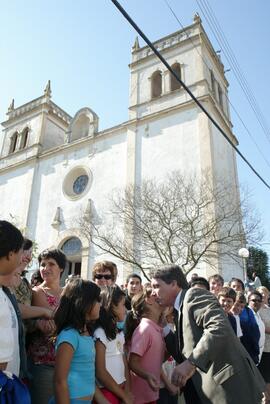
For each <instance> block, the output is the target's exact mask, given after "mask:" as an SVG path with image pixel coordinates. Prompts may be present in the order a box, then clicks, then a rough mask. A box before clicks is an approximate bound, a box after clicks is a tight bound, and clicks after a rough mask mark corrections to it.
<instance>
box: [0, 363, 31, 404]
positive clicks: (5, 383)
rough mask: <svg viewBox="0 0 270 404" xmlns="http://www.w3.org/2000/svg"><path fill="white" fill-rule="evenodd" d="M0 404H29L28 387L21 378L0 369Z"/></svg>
mask: <svg viewBox="0 0 270 404" xmlns="http://www.w3.org/2000/svg"><path fill="white" fill-rule="evenodd" d="M0 404H31V398H30V394H29V391H28V388H27V387H26V386H25V384H23V383H22V382H21V380H20V379H19V378H18V377H17V376H15V375H13V374H11V373H9V372H6V371H1V370H0Z"/></svg>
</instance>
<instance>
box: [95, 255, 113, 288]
mask: <svg viewBox="0 0 270 404" xmlns="http://www.w3.org/2000/svg"><path fill="white" fill-rule="evenodd" d="M114 265H115V264H113V263H112V262H110V261H100V262H97V263H96V264H95V265H94V266H93V269H92V279H93V282H95V283H96V284H97V285H98V286H99V287H101V288H102V287H104V286H112V285H114V283H115V267H114Z"/></svg>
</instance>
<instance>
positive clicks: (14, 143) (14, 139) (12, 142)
mask: <svg viewBox="0 0 270 404" xmlns="http://www.w3.org/2000/svg"><path fill="white" fill-rule="evenodd" d="M17 142H18V132H15V133H13V135H12V136H11V138H10V147H9V153H14V152H15V150H16V146H17Z"/></svg>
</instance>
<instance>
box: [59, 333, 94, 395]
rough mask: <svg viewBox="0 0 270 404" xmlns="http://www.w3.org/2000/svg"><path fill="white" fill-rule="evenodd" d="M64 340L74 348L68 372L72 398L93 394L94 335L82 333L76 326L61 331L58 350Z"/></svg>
mask: <svg viewBox="0 0 270 404" xmlns="http://www.w3.org/2000/svg"><path fill="white" fill-rule="evenodd" d="M63 342H67V343H68V344H70V345H71V346H72V347H73V349H74V354H73V357H72V361H71V364H70V369H69V374H68V388H69V396H70V398H79V397H85V396H91V395H93V394H94V392H95V356H96V351H95V344H94V340H93V338H92V337H90V336H88V335H81V334H80V333H79V332H78V331H77V330H75V329H74V328H68V329H65V330H63V331H61V332H60V334H59V335H58V336H57V339H56V350H57V348H58V347H59V346H60V344H62V343H63Z"/></svg>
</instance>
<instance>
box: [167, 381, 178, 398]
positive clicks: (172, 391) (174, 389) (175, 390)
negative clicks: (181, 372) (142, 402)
mask: <svg viewBox="0 0 270 404" xmlns="http://www.w3.org/2000/svg"><path fill="white" fill-rule="evenodd" d="M168 390H169V393H170V394H171V395H172V396H175V395H176V394H178V393H179V387H177V386H175V385H174V384H172V383H170V385H169V386H168Z"/></svg>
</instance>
